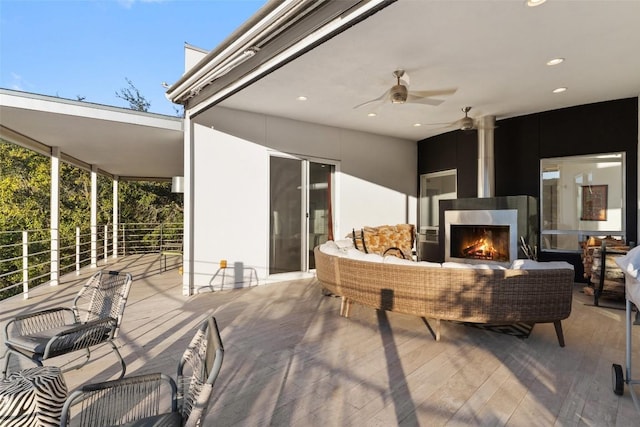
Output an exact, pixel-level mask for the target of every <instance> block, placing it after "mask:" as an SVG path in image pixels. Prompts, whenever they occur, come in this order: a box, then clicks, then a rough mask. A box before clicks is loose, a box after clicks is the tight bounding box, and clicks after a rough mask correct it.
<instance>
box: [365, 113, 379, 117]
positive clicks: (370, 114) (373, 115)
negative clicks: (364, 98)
mask: <svg viewBox="0 0 640 427" xmlns="http://www.w3.org/2000/svg"><path fill="white" fill-rule="evenodd" d="M367 116H369V117H375V116H377V114H376V113H369V114H367Z"/></svg>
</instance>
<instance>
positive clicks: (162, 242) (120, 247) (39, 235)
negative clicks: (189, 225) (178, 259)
mask: <svg viewBox="0 0 640 427" xmlns="http://www.w3.org/2000/svg"><path fill="white" fill-rule="evenodd" d="M52 235H53V233H52V232H51V230H50V229H44V230H20V231H0V300H2V299H5V298H8V297H10V296H13V295H17V294H19V293H22V294H23V297H24V298H25V299H26V298H28V296H29V289H32V288H33V287H35V286H38V285H41V284H43V283H46V282H48V281H50V280H51V279H52V277H53V275H52V271H51V263H52V259H56V260H57V265H58V268H57V272H56V273H57V274H56V277H57V276H58V275H62V274H68V273H72V272H74V271H75V272H76V274H79V273H80V270H81V269H82V268H84V267H88V266H92V267H98V266H99V265H106V264H107V263H108V260H109V258H110V257H113V258H116V257H118V256H125V255H132V254H147V253H160V252H161V251H163V250H166V249H167V248H170V249H175V248H179V247H182V237H183V225H182V223H125V224H119V225H118V229H117V230H115V232H114V228H113V225H111V224H107V225H101V226H98V227H96V228H95V230H93V231H92V230H91V229H81V228H80V227H76V228H75V233H71V232H68V233H60V235H59V236H58V239H57V240H58V242H57V245H52V243H55V242H54V241H52ZM116 236H117V241H116V242H115V244H114V238H115V237H116ZM52 246H57V256H56V257H54V256H52V255H53V254H52ZM114 248H116V249H115V250H114ZM54 250H55V249H54Z"/></svg>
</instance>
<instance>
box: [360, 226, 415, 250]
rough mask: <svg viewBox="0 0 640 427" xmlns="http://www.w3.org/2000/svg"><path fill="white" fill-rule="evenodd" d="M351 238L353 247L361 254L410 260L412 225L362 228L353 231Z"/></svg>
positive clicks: (412, 241) (413, 231)
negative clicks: (392, 256) (391, 256)
mask: <svg viewBox="0 0 640 427" xmlns="http://www.w3.org/2000/svg"><path fill="white" fill-rule="evenodd" d="M351 237H352V239H353V244H354V246H355V247H356V248H358V249H359V250H360V251H362V252H366V253H374V254H378V255H394V256H397V257H398V258H405V259H411V254H412V251H413V243H414V238H415V227H414V226H413V225H412V224H398V225H381V226H378V227H364V228H363V229H362V230H360V231H356V230H353V232H352V236H351Z"/></svg>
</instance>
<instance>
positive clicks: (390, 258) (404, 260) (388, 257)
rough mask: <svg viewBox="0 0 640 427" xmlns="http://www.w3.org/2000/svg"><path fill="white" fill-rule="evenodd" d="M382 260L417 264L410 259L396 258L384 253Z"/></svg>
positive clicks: (387, 262) (389, 262)
mask: <svg viewBox="0 0 640 427" xmlns="http://www.w3.org/2000/svg"><path fill="white" fill-rule="evenodd" d="M382 262H384V263H385V264H401V265H417V264H418V263H417V262H415V261H412V260H410V259H404V258H398V257H397V256H394V255H385V256H384V258H383V260H382Z"/></svg>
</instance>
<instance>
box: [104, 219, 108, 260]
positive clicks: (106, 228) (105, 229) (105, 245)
mask: <svg viewBox="0 0 640 427" xmlns="http://www.w3.org/2000/svg"><path fill="white" fill-rule="evenodd" d="M108 245H109V226H108V225H105V226H104V251H103V253H104V263H105V264H106V263H107V258H108V257H109V248H108Z"/></svg>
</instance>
